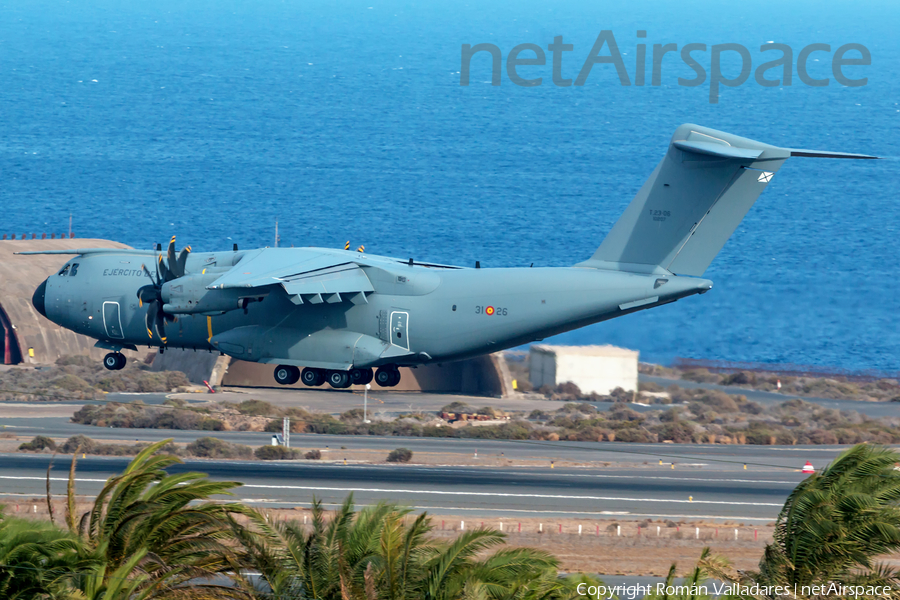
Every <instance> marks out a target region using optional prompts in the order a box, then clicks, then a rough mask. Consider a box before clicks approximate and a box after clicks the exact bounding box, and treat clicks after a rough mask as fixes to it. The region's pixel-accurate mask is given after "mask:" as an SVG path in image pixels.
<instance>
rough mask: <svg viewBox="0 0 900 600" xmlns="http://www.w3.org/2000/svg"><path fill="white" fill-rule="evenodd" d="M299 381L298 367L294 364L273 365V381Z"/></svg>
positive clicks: (285, 382)
mask: <svg viewBox="0 0 900 600" xmlns="http://www.w3.org/2000/svg"><path fill="white" fill-rule="evenodd" d="M298 381H300V369H298V368H297V367H295V366H294V365H278V366H277V367H275V382H276V383H278V384H280V385H293V384H295V383H297V382H298Z"/></svg>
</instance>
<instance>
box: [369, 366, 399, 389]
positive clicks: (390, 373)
mask: <svg viewBox="0 0 900 600" xmlns="http://www.w3.org/2000/svg"><path fill="white" fill-rule="evenodd" d="M375 383H377V384H378V385H380V386H381V387H394V386H395V385H397V384H398V383H400V371H398V370H397V367H380V368H379V369H378V370H377V371H375Z"/></svg>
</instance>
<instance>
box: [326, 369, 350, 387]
mask: <svg viewBox="0 0 900 600" xmlns="http://www.w3.org/2000/svg"><path fill="white" fill-rule="evenodd" d="M328 383H329V384H330V385H331V387H333V388H334V389H337V390H342V389H344V388H348V387H350V384H351V383H352V381H350V372H349V371H329V372H328Z"/></svg>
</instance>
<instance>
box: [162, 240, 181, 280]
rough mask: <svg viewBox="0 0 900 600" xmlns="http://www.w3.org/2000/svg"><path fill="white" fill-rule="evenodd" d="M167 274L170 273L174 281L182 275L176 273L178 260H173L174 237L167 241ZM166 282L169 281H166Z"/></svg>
mask: <svg viewBox="0 0 900 600" xmlns="http://www.w3.org/2000/svg"><path fill="white" fill-rule="evenodd" d="M169 272H170V273H172V275H173V276H174V277H172V279H175V278H177V277H181V276H182V275H184V273H179V272H178V259H176V258H175V236H174V235H173V236H172V239H171V240H169ZM166 281H169V280H168V279H166Z"/></svg>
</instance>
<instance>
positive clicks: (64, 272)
mask: <svg viewBox="0 0 900 600" xmlns="http://www.w3.org/2000/svg"><path fill="white" fill-rule="evenodd" d="M68 274H69V265H66V266H64V267H63V268H62V270H61V271H60V272H59V273H57V275H59V276H60V277H65V276H66V275H68Z"/></svg>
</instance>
